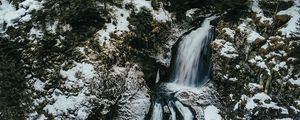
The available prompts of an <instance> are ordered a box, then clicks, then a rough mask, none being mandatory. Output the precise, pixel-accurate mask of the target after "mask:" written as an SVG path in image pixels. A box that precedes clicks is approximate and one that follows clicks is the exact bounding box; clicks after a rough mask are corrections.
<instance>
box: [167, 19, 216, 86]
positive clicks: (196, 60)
mask: <svg viewBox="0 0 300 120" xmlns="http://www.w3.org/2000/svg"><path fill="white" fill-rule="evenodd" d="M213 19H215V17H209V18H206V19H205V20H204V22H203V23H202V25H201V27H200V28H198V29H196V30H194V31H192V32H190V33H189V34H188V35H186V36H184V37H183V38H182V40H181V41H180V43H179V47H178V53H177V58H176V63H175V70H174V71H173V73H172V78H171V79H172V80H171V81H173V82H174V83H175V84H178V85H184V86H190V87H196V86H198V85H199V84H200V83H201V82H203V81H206V80H207V79H208V71H209V70H208V69H209V67H208V66H209V63H205V62H204V60H205V56H206V55H207V48H205V47H207V45H208V44H209V42H210V41H211V40H212V39H213V33H212V32H211V31H210V30H211V28H212V26H211V25H210V21H212V20H213Z"/></svg>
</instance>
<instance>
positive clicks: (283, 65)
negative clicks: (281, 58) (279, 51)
mask: <svg viewBox="0 0 300 120" xmlns="http://www.w3.org/2000/svg"><path fill="white" fill-rule="evenodd" d="M280 68H285V69H287V65H286V62H280V63H278V64H276V65H275V67H274V68H273V70H275V71H279V69H280Z"/></svg>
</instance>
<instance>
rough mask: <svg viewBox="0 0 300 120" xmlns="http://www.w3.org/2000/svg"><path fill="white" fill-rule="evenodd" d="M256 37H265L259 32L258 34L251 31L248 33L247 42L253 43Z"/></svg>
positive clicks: (262, 38)
mask: <svg viewBox="0 0 300 120" xmlns="http://www.w3.org/2000/svg"><path fill="white" fill-rule="evenodd" d="M256 39H261V40H264V39H265V38H264V37H263V36H261V35H260V34H258V33H257V32H255V31H251V33H250V34H248V37H247V42H248V43H253V42H254V41H255V40H256Z"/></svg>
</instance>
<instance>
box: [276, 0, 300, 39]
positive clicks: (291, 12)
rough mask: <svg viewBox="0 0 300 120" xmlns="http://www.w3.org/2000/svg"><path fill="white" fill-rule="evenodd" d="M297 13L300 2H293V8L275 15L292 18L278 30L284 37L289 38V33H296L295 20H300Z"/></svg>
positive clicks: (298, 0) (299, 9) (299, 8)
mask: <svg viewBox="0 0 300 120" xmlns="http://www.w3.org/2000/svg"><path fill="white" fill-rule="evenodd" d="M299 11H300V0H294V6H292V7H291V8H289V9H287V10H283V11H280V12H278V13H277V15H289V16H291V17H292V18H291V19H290V20H289V21H288V23H287V26H286V27H284V28H281V29H280V30H279V31H281V32H282V35H286V36H287V37H290V34H291V33H293V32H296V31H297V29H296V26H297V25H296V23H297V20H299V19H300V15H299Z"/></svg>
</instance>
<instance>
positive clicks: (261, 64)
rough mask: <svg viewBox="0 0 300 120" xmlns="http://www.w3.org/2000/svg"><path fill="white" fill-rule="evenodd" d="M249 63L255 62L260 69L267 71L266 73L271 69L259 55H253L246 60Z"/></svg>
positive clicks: (269, 72) (269, 73)
mask: <svg viewBox="0 0 300 120" xmlns="http://www.w3.org/2000/svg"><path fill="white" fill-rule="evenodd" d="M248 62H249V63H252V64H255V63H256V64H255V65H256V66H257V67H260V68H262V69H265V70H266V71H267V73H268V75H271V71H270V69H269V68H268V66H267V65H266V63H265V61H264V59H263V58H262V57H261V56H255V57H254V58H252V59H250V60H248Z"/></svg>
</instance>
